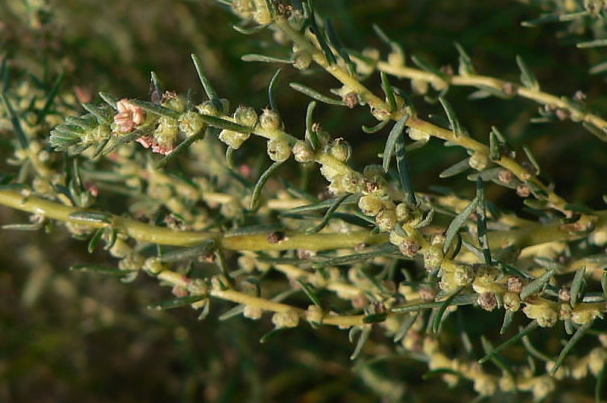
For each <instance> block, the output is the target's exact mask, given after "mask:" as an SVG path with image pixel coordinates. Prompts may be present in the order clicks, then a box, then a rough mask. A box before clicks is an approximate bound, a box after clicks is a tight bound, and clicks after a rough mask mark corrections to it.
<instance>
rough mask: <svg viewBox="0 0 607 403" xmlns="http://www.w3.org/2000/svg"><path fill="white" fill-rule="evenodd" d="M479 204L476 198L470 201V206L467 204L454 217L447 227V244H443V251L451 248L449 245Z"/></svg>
mask: <svg viewBox="0 0 607 403" xmlns="http://www.w3.org/2000/svg"><path fill="white" fill-rule="evenodd" d="M477 204H478V199H477V198H475V199H474V200H472V201H471V202H470V204H468V206H466V208H465V209H463V210H462V211H461V213H459V214H458V215H457V216H456V217H455V218H454V219H453V221H451V223H450V224H449V227H448V228H447V231H446V232H445V244H444V246H443V252H445V253H446V252H447V251H448V250H449V247H450V246H451V242H452V241H453V239H454V238H455V235H457V233H458V231H459V230H460V228H461V227H462V226H463V225H464V223H465V222H466V220H467V219H468V217H469V216H470V214H472V212H473V211H474V210H476V206H477Z"/></svg>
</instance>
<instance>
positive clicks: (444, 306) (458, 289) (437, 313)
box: [432, 287, 465, 333]
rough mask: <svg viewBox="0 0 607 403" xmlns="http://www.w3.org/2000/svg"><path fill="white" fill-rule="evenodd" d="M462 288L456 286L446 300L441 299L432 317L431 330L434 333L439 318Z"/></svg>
mask: <svg viewBox="0 0 607 403" xmlns="http://www.w3.org/2000/svg"><path fill="white" fill-rule="evenodd" d="M464 288H465V287H458V288H457V289H456V290H455V291H454V292H453V293H452V294H451V295H449V297H448V298H447V299H446V300H444V301H442V305H441V306H440V307H439V308H438V311H437V312H436V316H435V317H434V322H433V323H432V331H433V332H434V333H438V331H439V329H440V325H441V320H442V319H443V315H444V314H445V311H446V310H447V308H449V306H451V302H452V301H453V299H454V298H455V297H457V295H458V294H459V293H460V292H462V290H463V289H464Z"/></svg>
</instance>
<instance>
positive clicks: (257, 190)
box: [250, 161, 283, 210]
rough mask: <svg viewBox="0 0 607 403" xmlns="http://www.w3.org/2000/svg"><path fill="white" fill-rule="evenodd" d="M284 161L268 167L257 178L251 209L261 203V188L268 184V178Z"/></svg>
mask: <svg viewBox="0 0 607 403" xmlns="http://www.w3.org/2000/svg"><path fill="white" fill-rule="evenodd" d="M282 163H283V161H276V162H274V163H273V164H272V165H270V166H269V167H268V169H266V170H265V172H264V173H263V174H261V176H260V177H259V179H258V180H257V183H256V184H255V188H254V189H253V195H252V196H251V206H250V208H251V210H255V209H256V208H257V206H258V205H259V198H260V196H261V190H262V189H263V186H264V185H265V184H266V182H267V181H268V179H270V176H272V174H273V173H274V172H275V171H276V170H277V169H278V167H280V166H281V165H282Z"/></svg>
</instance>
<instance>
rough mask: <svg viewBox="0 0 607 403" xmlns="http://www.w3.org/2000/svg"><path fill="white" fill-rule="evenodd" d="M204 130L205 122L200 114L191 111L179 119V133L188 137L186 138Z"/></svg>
mask: <svg viewBox="0 0 607 403" xmlns="http://www.w3.org/2000/svg"><path fill="white" fill-rule="evenodd" d="M203 128H204V121H203V120H202V117H201V116H200V114H198V113H196V112H193V111H189V112H186V113H184V114H183V115H181V116H180V117H179V131H181V132H182V133H183V134H185V135H186V137H190V136H193V135H195V134H198V133H200V131H201V130H202V129H203Z"/></svg>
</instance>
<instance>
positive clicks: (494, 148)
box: [489, 126, 505, 161]
mask: <svg viewBox="0 0 607 403" xmlns="http://www.w3.org/2000/svg"><path fill="white" fill-rule="evenodd" d="M504 149H505V145H504V143H503V142H502V141H501V140H500V136H499V132H498V131H497V129H496V128H495V126H493V127H491V132H490V133H489V159H490V160H491V161H499V160H501V159H502V154H503V151H504Z"/></svg>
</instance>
